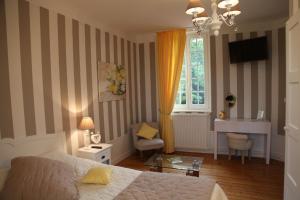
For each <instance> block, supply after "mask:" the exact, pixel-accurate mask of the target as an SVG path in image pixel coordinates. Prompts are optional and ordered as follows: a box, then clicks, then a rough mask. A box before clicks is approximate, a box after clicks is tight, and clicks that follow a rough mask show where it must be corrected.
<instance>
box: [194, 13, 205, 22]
mask: <svg viewBox="0 0 300 200" xmlns="http://www.w3.org/2000/svg"><path fill="white" fill-rule="evenodd" d="M207 19H208V14H207V12H205V11H204V12H202V13H200V14H198V15H197V16H196V17H193V20H192V21H193V22H198V23H203V22H205V21H206V20H207Z"/></svg>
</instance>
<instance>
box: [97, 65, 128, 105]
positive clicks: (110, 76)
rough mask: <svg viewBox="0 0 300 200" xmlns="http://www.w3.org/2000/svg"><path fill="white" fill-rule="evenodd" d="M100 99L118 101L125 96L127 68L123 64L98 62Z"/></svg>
mask: <svg viewBox="0 0 300 200" xmlns="http://www.w3.org/2000/svg"><path fill="white" fill-rule="evenodd" d="M97 75H98V92H99V101H100V102H104V101H116V100H122V99H124V98H125V94H126V69H125V67H124V66H123V65H114V64H110V63H98V74H97Z"/></svg>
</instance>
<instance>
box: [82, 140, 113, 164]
mask: <svg viewBox="0 0 300 200" xmlns="http://www.w3.org/2000/svg"><path fill="white" fill-rule="evenodd" d="M92 146H97V147H101V149H98V148H92ZM111 148H112V145H111V144H104V143H103V144H91V145H89V146H87V147H82V148H80V149H78V151H77V156H78V157H80V158H85V159H90V160H94V161H97V162H101V163H104V164H109V165H110V164H111Z"/></svg>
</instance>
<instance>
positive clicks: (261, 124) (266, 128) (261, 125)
mask: <svg viewBox="0 0 300 200" xmlns="http://www.w3.org/2000/svg"><path fill="white" fill-rule="evenodd" d="M227 132H234V133H246V134H264V135H265V136H266V139H267V140H265V141H266V142H265V152H266V163H267V164H269V163H270V151H271V122H269V121H261V120H256V119H226V120H222V119H215V130H214V159H215V160H217V156H218V134H219V133H227Z"/></svg>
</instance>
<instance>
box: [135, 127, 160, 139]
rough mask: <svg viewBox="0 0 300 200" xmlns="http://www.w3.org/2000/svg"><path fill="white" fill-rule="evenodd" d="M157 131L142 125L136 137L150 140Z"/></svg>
mask: <svg viewBox="0 0 300 200" xmlns="http://www.w3.org/2000/svg"><path fill="white" fill-rule="evenodd" d="M157 132H158V130H157V129H156V128H153V127H151V126H149V125H148V124H146V123H143V124H142V127H141V128H140V130H139V132H138V133H137V136H139V137H142V138H145V139H148V140H152V139H153V137H154V136H155V135H156V134H157Z"/></svg>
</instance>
